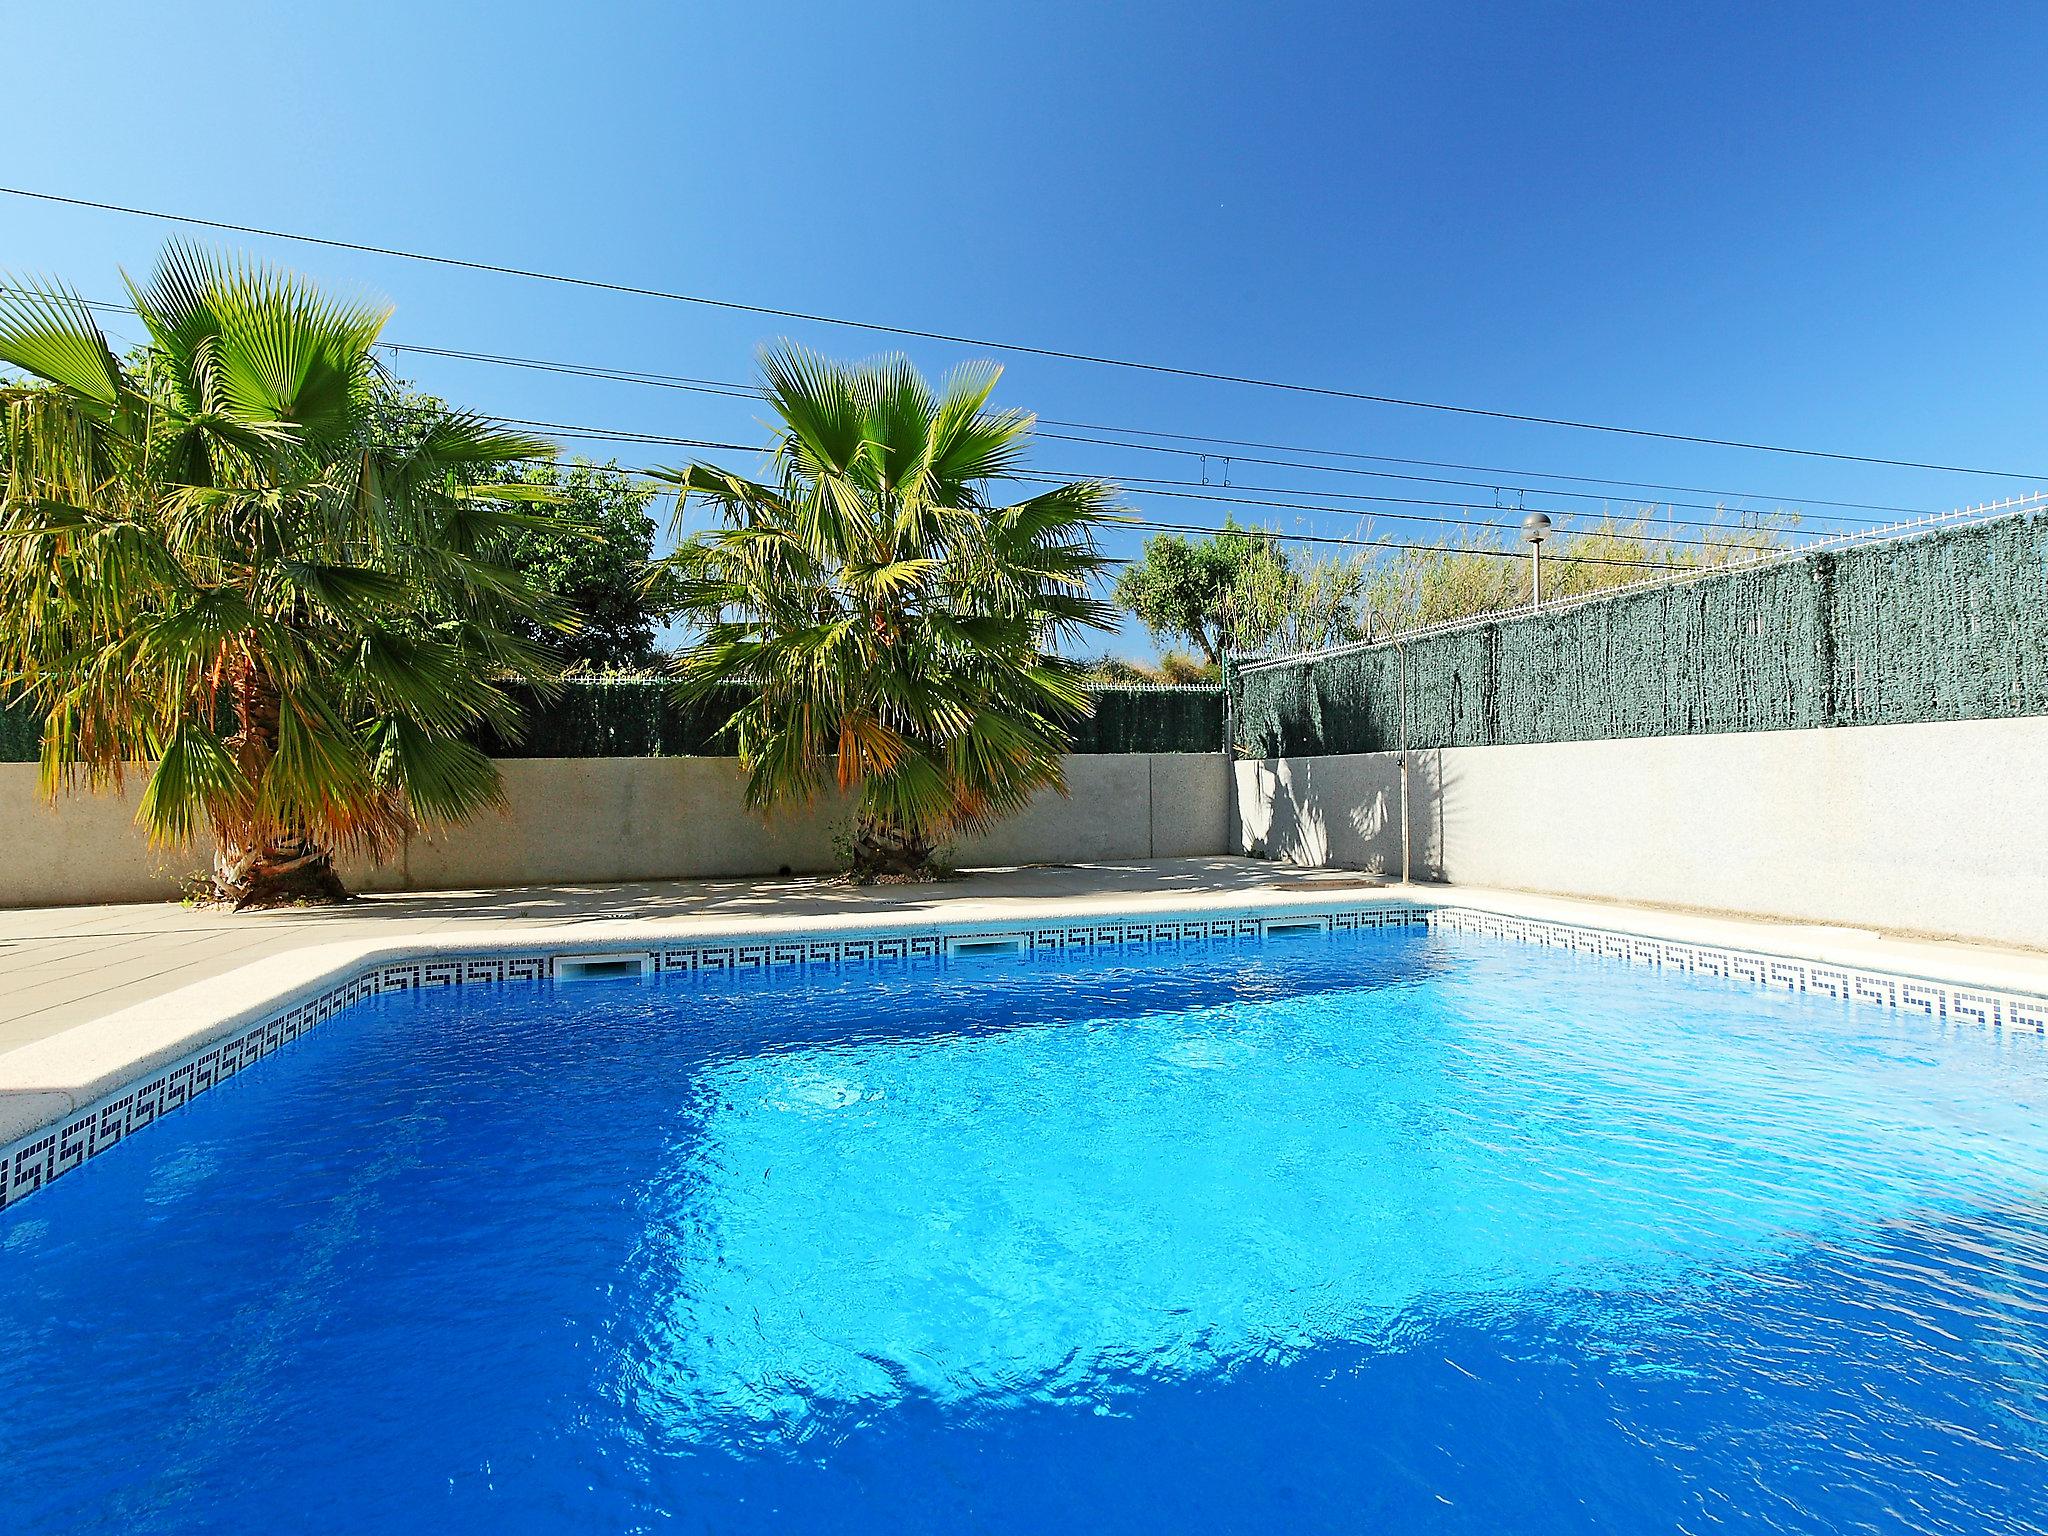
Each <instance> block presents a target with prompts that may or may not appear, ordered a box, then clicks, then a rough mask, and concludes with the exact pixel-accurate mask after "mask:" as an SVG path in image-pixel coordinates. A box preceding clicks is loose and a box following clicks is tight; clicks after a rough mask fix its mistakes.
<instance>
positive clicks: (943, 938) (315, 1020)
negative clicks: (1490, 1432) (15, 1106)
mask: <svg viewBox="0 0 2048 1536" xmlns="http://www.w3.org/2000/svg"><path fill="white" fill-rule="evenodd" d="M1418 925H1429V926H1434V927H1442V928H1445V929H1449V930H1453V931H1457V932H1465V933H1478V934H1484V935H1486V936H1489V937H1493V938H1502V939H1515V940H1520V941H1522V942H1525V943H1533V944H1542V945H1547V946H1549V947H1552V948H1561V949H1569V950H1573V951H1576V952H1578V953H1581V954H1592V955H1600V956H1604V957H1606V958H1609V959H1617V960H1626V961H1629V962H1631V963H1634V964H1638V965H1655V966H1660V967H1663V968H1665V969H1667V970H1680V971H1687V972H1691V973H1693V974H1697V975H1708V976H1725V977H1728V978H1731V979H1733V980H1737V981H1745V982H1749V983H1751V984H1753V985H1756V986H1760V987H1769V988H1775V989H1777V990H1781V991H1788V992H1803V993H1808V994H1812V995H1815V996H1819V997H1827V998H1835V999H1841V1000H1845V1001H1849V1002H1856V1003H1865V1004H1872V1005H1875V1006H1878V1007H1883V1008H1892V1009H1897V1010H1900V1011H1903V1012H1911V1013H1918V1014H1923V1015H1925V1016H1927V1017H1928V1018H1931V1019H1936V1020H1940V1021H1942V1022H1944V1023H1954V1024H1958V1025H1970V1026H1976V1027H1982V1028H1989V1029H2002V1030H2008V1031H2013V1032H2016V1033H2025V1034H2030V1035H2036V1036H2041V1035H2048V998H2043V997H2033V996H2026V995H2022V994H2009V993H1996V992H1986V991H1982V990H1979V989H1975V988H1969V987H1963V986H1955V985H1950V984H1948V983H1944V982H1932V981H1917V980H1914V979H1912V978H1909V977H1901V976H1893V975H1887V974H1884V973H1881V972H1872V971H1850V970H1844V969H1842V968H1840V967H1835V966H1828V965H1823V964H1819V963H1817V962H1807V961H1801V960H1784V959H1778V958H1773V957H1770V956H1765V955H1756V954H1750V953H1746V952H1744V951H1740V950H1729V949H1714V948H1710V947H1707V946H1702V945H1694V944H1681V943H1676V942H1672V941H1669V940H1663V939H1647V938H1639V937H1636V936H1633V935H1630V934H1624V933H1615V932H1611V931H1609V930H1606V929H1599V928H1583V927H1577V926H1574V925H1570V924H1564V923H1547V922H1541V921H1538V920H1535V919H1531V918H1519V917H1503V916H1500V915H1498V914H1495V913H1490V912H1477V911H1472V910H1469V909H1466V908H1460V907H1425V906H1396V907H1367V908H1360V909H1354V910H1341V909H1337V910H1324V911H1312V912H1300V911H1298V912H1276V913H1268V914H1266V915H1264V916H1253V915H1248V914H1244V913H1233V914H1226V915H1220V916H1216V917H1199V916H1185V917H1140V918H1102V919H1095V920H1090V921H1085V922H1071V921H1070V922H1064V923H1047V924H1038V925H1033V926H1028V927H1019V928H1006V929H1005V928H997V929H991V928H976V929H968V930H959V929H955V930H950V931H931V932H923V933H884V934H873V933H870V934H848V935H845V936H843V937H818V938H801V939H788V940H779V941H778V940H748V939H732V940H703V941H697V942H675V943H669V944H664V945H661V946H660V947H659V948H657V949H655V950H654V951H653V955H654V968H655V970H656V971H658V972H662V973H668V974H673V973H676V972H684V971H701V972H728V971H732V972H746V971H766V970H772V969H781V968H783V967H788V966H801V965H865V964H882V963H890V962H902V961H911V960H945V959H947V958H948V951H947V945H948V942H949V941H958V940H961V939H967V940H970V941H972V942H973V943H975V944H981V945H999V944H1002V943H1005V942H1008V943H1011V944H1013V945H1014V946H1015V947H1016V948H1017V949H1018V950H1020V951H1023V952H1027V953H1032V954H1042V953H1059V952H1065V951H1071V950H1087V949H1105V948H1135V947H1142V946H1150V945H1162V944H1188V943H1214V942H1218V941H1225V940H1246V939H1256V938H1259V937H1261V936H1262V935H1263V934H1264V933H1265V932H1266V931H1267V929H1268V927H1269V926H1270V927H1273V928H1278V929H1286V930H1299V929H1301V928H1304V927H1310V926H1316V927H1320V928H1322V929H1324V930H1325V931H1327V932H1332V933H1345V932H1354V931H1357V930H1360V929H1373V928H1405V927H1414V926H1418ZM614 947H615V948H621V949H623V948H627V947H628V946H624V945H620V946H614ZM603 952H604V951H603V950H602V949H594V950H590V951H567V952H564V953H567V954H569V955H573V956H577V957H580V956H581V955H584V954H601V953H603ZM635 952H636V953H646V952H647V951H646V949H645V948H642V949H640V950H637V951H635ZM557 958H558V956H557V955H556V954H553V953H535V954H506V955H485V956H466V957H465V956H455V957H448V958H435V959H424V960H405V961H393V962H388V963H385V964H381V965H375V966H371V967H369V968H367V969H365V970H364V971H363V972H362V973H361V974H359V975H356V976H353V977H350V978H348V979H347V980H345V981H342V982H339V983H337V984H336V985H334V986H333V987H330V988H328V989H327V990H326V991H324V992H321V993H319V994H317V995H316V996H314V997H311V998H309V999H306V1000H304V1001H301V1002H299V1003H296V1004H294V1005H293V1006H292V1007H291V1008H289V1009H286V1010H284V1011H282V1012H280V1013H279V1014H277V1015H276V1016H275V1017H273V1018H271V1019H268V1020H266V1021H264V1022H263V1023H261V1024H258V1025H255V1026H253V1027H252V1028H249V1029H246V1030H243V1031H242V1032H241V1033H239V1034H237V1035H234V1036H232V1037H230V1038H228V1039H225V1040H218V1041H215V1042H214V1043H213V1044H211V1045H209V1046H207V1047H205V1048H204V1049H203V1050H201V1051H198V1052H196V1053H195V1054H194V1055H192V1056H190V1057H188V1058H186V1059H185V1060H183V1061H180V1062H178V1063H176V1064H175V1065H173V1066H171V1067H169V1068H166V1069H164V1070H162V1071H158V1072H154V1073H151V1074H149V1075H147V1076H146V1077H144V1078H142V1079H140V1080H138V1081H137V1082H135V1083H133V1084H131V1085H129V1086H127V1087H125V1088H123V1089H122V1090H121V1091H120V1092H119V1093H117V1094H115V1095H112V1096H110V1097H108V1098H106V1099H103V1100H102V1101H100V1102H99V1103H97V1104H94V1105H91V1106H89V1107H88V1108H86V1109H84V1110H81V1111H79V1112H78V1113H76V1114H74V1115H72V1116H70V1117H69V1118H68V1119H66V1120H63V1121H60V1122H59V1123H58V1124H56V1125H54V1126H50V1127H46V1128H45V1129H43V1130H41V1131H37V1132H33V1133H31V1134H30V1135H29V1136H27V1137H25V1138H23V1139H22V1140H20V1141H17V1142H15V1143H14V1144H13V1145H12V1146H9V1147H7V1148H5V1149H0V1210H4V1209H6V1208H7V1207H8V1206H10V1205H13V1204H16V1203H18V1202H19V1201H21V1200H23V1199H25V1198H26V1197H27V1196H29V1195H31V1194H34V1193H35V1192H36V1191H37V1190H39V1189H41V1188H42V1187H43V1186H44V1185H46V1184H48V1183H50V1182H51V1181H52V1180H53V1179H57V1178H60V1177H62V1176H63V1175H64V1174H66V1173H69V1172H70V1171H71V1170H73V1169H74V1168H77V1167H79V1166H81V1165H82V1164H84V1163H85V1162H87V1161H88V1160H90V1159H91V1158H94V1157H97V1156H98V1155H99V1154H100V1153H102V1152H104V1151H106V1150H107V1149H108V1148H110V1147H114V1146H118V1145H119V1144H120V1143H121V1142H122V1141H125V1140H126V1139H127V1138H128V1137H129V1136H132V1135H133V1134H135V1132H137V1131H139V1130H141V1129H142V1128H143V1127H144V1126H147V1125H150V1124H152V1123H153V1122H155V1121H156V1120H158V1119H161V1118H162V1117H163V1116H164V1115H166V1114H169V1113H170V1112H171V1111H172V1110H175V1109H180V1108H182V1107H183V1106H184V1105H186V1104H188V1103H190V1102H191V1101H192V1100H193V1099H194V1098H196V1097H198V1095H200V1094H202V1093H204V1092H206V1090H207V1089H209V1088H212V1087H214V1086H216V1085H217V1084H220V1083H223V1082H226V1081H227V1080H228V1079H229V1078H231V1077H233V1076H235V1075H236V1074H237V1073H239V1072H241V1071H243V1070H245V1069H246V1068H248V1067H250V1066H252V1065H253V1064H254V1063H256V1062H258V1061H260V1060H262V1059H263V1058H264V1057H266V1056H268V1055H270V1054H271V1053H272V1052H274V1051H276V1050H278V1049H280V1048H281V1047H283V1046H285V1045H287V1044H289V1043H290V1042H291V1041H293V1040H296V1039H298V1037H299V1036H300V1035H302V1034H304V1033H305V1032H306V1031H307V1030H309V1029H311V1028H312V1027H313V1026H314V1025H316V1024H320V1023H323V1022H325V1021H326V1020H328V1019H330V1018H332V1017H334V1015H335V1014H337V1013H340V1012H341V1011H342V1010H343V1009H344V1008H347V1007H349V1006H351V1005H352V1004H355V1003H358V1002H361V1001H363V1000H364V999H365V998H371V997H378V996H381V995H383V994H385V993H387V992H407V991H416V990H419V989H421V988H432V987H452V986H477V985H496V984H505V983H515V982H537V981H549V980H552V979H553V977H554V975H555V961H556V959H557Z"/></svg>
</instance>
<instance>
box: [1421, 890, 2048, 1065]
mask: <svg viewBox="0 0 2048 1536" xmlns="http://www.w3.org/2000/svg"><path fill="white" fill-rule="evenodd" d="M1429 923H1430V926H1431V927H1433V928H1441V929H1444V930H1446V931H1449V932H1454V933H1476V934H1482V935H1484V936H1485V937H1487V938H1494V939H1514V940H1518V941H1520V942H1521V943H1524V944H1541V945H1545V946H1547V947H1548V948H1551V949H1569V950H1572V951H1574V952H1575V953H1577V954H1582V955H1598V956H1600V957H1602V958H1603V959H1608V960H1626V961H1628V962H1630V963H1631V964H1634V965H1650V966H1656V967H1659V968H1660V969H1663V970H1667V971H1684V972H1686V973H1688V974H1690V975H1694V976H1718V977H1723V978H1725V979H1727V980H1729V981H1740V982H1746V983H1748V984H1749V985H1751V986H1756V987H1763V988H1765V989H1767V990H1769V991H1774V992H1799V993H1804V994H1806V995H1808V996H1811V997H1820V998H1827V999H1829V1000H1831V1001H1835V1002H1844V1003H1860V1004H1863V1005H1865V1006H1867V1007H1874V1008H1889V1009H1892V1010H1894V1011H1895V1012H1898V1013H1913V1014H1919V1015H1921V1016H1922V1017H1925V1018H1929V1019H1933V1020H1935V1021H1937V1022H1939V1023H1941V1024H1944V1025H1954V1026H1956V1027H1957V1028H1966V1029H1993V1030H2003V1031H2005V1032H2008V1033H2011V1034H2015V1035H2031V1036H2036V1037H2048V997H2034V996H2030V995H2028V994H2026V993H2022V992H1986V991H1983V990H1981V989H1979V988H1976V987H1966V986H1960V985H1955V984H1952V983H1949V982H1945V981H1921V980H1917V979H1915V978H1913V977H1910V976H1894V975H1890V974H1888V973H1886V972H1883V971H1857V970H1846V969H1844V968H1843V967H1841V966H1836V965H1826V964H1823V963H1821V962H1820V961H1807V960H1786V959H1781V958H1778V957H1776V956H1771V955H1754V954H1749V953H1747V952H1745V951H1743V950H1738V949H1714V948H1710V947H1708V946H1705V945H1700V944H1681V943H1677V942H1675V941H1673V940H1670V939H1645V938H1637V937H1635V936H1634V935H1632V934H1626V933H1611V932H1608V931H1607V930H1605V929H1601V928H1580V927H1576V926H1573V925H1571V924H1568V923H1548V922H1543V921H1540V920H1538V919H1535V918H1527V917H1503V916H1501V915H1500V914H1499V913H1495V912H1475V911H1471V910H1469V909H1467V908H1463V907H1438V908H1436V909H1435V910H1434V911H1432V912H1431V913H1430V914H1429Z"/></svg>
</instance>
